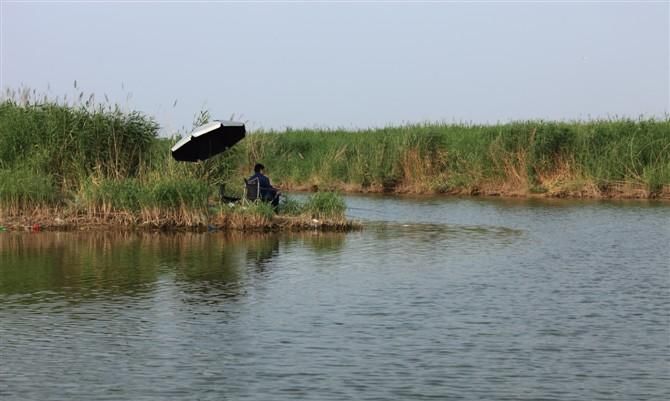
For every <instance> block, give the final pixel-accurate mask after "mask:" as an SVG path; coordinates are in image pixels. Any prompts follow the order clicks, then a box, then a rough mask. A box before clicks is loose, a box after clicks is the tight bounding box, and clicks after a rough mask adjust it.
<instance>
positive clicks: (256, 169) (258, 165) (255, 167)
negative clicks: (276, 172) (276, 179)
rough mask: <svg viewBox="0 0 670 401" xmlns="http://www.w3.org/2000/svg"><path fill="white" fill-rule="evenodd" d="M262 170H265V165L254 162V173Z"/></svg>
mask: <svg viewBox="0 0 670 401" xmlns="http://www.w3.org/2000/svg"><path fill="white" fill-rule="evenodd" d="M263 170H265V166H264V165H262V164H260V163H256V165H255V166H254V173H261V172H263Z"/></svg>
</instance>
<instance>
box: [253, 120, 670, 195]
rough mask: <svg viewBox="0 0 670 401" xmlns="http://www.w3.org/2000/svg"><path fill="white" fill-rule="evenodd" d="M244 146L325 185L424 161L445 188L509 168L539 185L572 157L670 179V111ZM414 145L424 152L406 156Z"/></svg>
mask: <svg viewBox="0 0 670 401" xmlns="http://www.w3.org/2000/svg"><path fill="white" fill-rule="evenodd" d="M241 149H243V150H244V151H245V152H246V156H247V157H246V161H241V163H242V164H244V163H245V162H246V165H247V168H248V166H251V165H253V163H255V162H256V161H259V160H262V161H263V162H264V163H265V164H266V166H268V167H269V173H270V174H271V175H272V177H273V180H275V181H277V182H279V183H289V184H296V183H299V184H303V185H304V184H307V183H309V184H313V185H317V186H319V187H326V188H328V187H329V185H332V184H336V183H338V182H339V183H347V184H358V185H360V186H361V187H363V188H365V187H369V186H378V187H384V186H387V185H391V184H393V183H398V182H401V181H402V180H403V179H404V180H406V179H407V178H408V177H407V176H406V174H407V173H406V172H405V171H407V170H409V171H412V168H416V164H417V163H420V164H424V167H425V169H426V170H427V171H428V172H429V174H430V175H431V176H432V178H431V180H432V181H433V182H434V185H431V186H432V187H433V188H438V189H441V190H446V188H447V187H449V188H453V187H470V186H473V185H476V183H477V182H479V181H481V180H486V179H504V178H505V177H506V175H507V174H509V171H508V170H509V169H510V168H515V169H518V172H519V173H521V174H522V175H523V177H522V178H525V179H527V180H528V182H529V183H530V184H531V185H534V186H536V185H537V184H538V177H539V176H540V175H541V174H543V173H548V172H551V171H553V170H556V169H558V168H560V165H559V163H561V162H565V161H569V162H570V163H571V165H572V167H573V168H574V169H575V171H578V172H579V173H580V174H583V175H584V176H585V177H587V178H589V179H591V180H593V181H632V182H637V183H645V184H648V185H649V186H650V188H651V187H655V188H657V187H659V185H662V184H670V173H669V169H668V167H667V166H668V164H669V163H670V120H669V119H666V120H653V119H647V120H644V119H643V120H637V121H633V120H611V121H610V120H607V121H604V120H597V121H588V122H545V121H520V122H514V123H508V124H498V125H489V126H485V125H466V124H417V125H407V126H402V127H386V128H380V129H370V130H361V131H355V132H351V131H344V130H287V131H285V132H268V133H256V134H253V135H251V136H250V137H249V138H247V140H245V141H244V142H243V143H242V144H241ZM408 150H413V151H416V153H417V154H418V155H420V157H421V159H420V160H408V159H406V158H405V156H406V155H407V153H406V152H407V151H408ZM442 175H446V176H448V178H447V179H446V180H445V179H443V178H440V177H441V176H442ZM445 183H448V184H445Z"/></svg>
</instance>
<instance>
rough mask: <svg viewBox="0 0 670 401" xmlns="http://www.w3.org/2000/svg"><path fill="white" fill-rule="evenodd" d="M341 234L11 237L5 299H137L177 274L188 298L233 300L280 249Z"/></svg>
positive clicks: (6, 244)
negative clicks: (202, 297)
mask: <svg viewBox="0 0 670 401" xmlns="http://www.w3.org/2000/svg"><path fill="white" fill-rule="evenodd" d="M344 243H345V234H342V233H328V234H324V233H300V234H284V235H279V234H254V235H248V234H246V235H245V234H242V233H210V234H201V233H160V234H159V233H136V232H113V233H110V232H94V233H91V232H88V233H76V232H74V233H67V232H66V233H50V232H49V233H40V234H26V233H7V234H4V235H2V236H0V260H2V264H1V265H0V301H2V298H3V297H4V298H8V299H9V298H11V301H12V302H14V303H15V302H22V303H31V302H42V301H46V300H49V299H54V298H62V299H64V300H70V301H72V302H80V301H83V300H86V299H93V298H99V297H114V296H139V295H141V294H142V293H146V292H151V291H154V290H155V285H156V283H157V282H159V281H160V280H161V279H162V278H165V277H169V276H174V282H175V283H176V285H178V286H180V288H181V290H182V291H184V292H185V293H190V294H193V293H201V294H203V295H206V294H213V295H216V297H214V298H217V297H220V298H222V299H223V298H230V297H235V296H238V295H240V294H242V293H243V292H244V291H243V289H242V287H243V285H244V282H245V280H247V279H248V276H249V275H250V274H258V273H264V272H268V266H269V265H270V264H271V263H272V260H273V258H275V257H276V256H277V255H279V253H280V248H281V247H284V248H291V247H299V248H306V249H312V250H314V252H331V251H334V250H337V249H339V248H341V247H342V246H344Z"/></svg>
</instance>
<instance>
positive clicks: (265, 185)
mask: <svg viewBox="0 0 670 401" xmlns="http://www.w3.org/2000/svg"><path fill="white" fill-rule="evenodd" d="M255 178H257V179H258V184H259V186H260V190H261V193H260V196H261V198H263V199H272V198H274V197H275V195H276V194H277V190H276V189H274V188H273V187H272V184H270V179H269V178H268V177H266V176H264V175H263V174H261V173H256V174H254V175H252V176H251V177H249V181H251V180H253V179H255Z"/></svg>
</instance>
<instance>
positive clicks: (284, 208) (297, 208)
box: [279, 196, 304, 216]
mask: <svg viewBox="0 0 670 401" xmlns="http://www.w3.org/2000/svg"><path fill="white" fill-rule="evenodd" d="M279 211H280V213H282V214H285V215H288V216H299V215H301V214H302V213H303V212H304V205H303V204H302V203H300V202H299V201H297V200H296V199H293V198H291V197H289V196H284V197H283V199H282V200H281V203H280V204H279Z"/></svg>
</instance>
